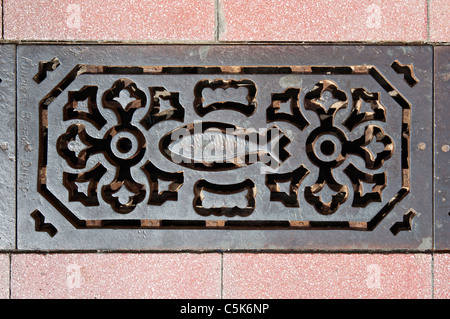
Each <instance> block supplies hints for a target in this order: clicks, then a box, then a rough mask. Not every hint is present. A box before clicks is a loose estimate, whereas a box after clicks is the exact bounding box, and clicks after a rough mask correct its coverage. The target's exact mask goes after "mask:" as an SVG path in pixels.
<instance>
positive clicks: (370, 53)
mask: <svg viewBox="0 0 450 319" xmlns="http://www.w3.org/2000/svg"><path fill="white" fill-rule="evenodd" d="M206 49H207V52H208V54H206V55H205V54H201V55H200V54H199V52H200V51H202V52H203V53H204V52H205V48H203V47H199V46H39V45H20V46H18V65H19V68H20V69H21V70H22V71H21V72H20V74H19V78H18V83H19V86H20V87H21V88H22V90H19V91H18V102H19V103H18V112H19V114H20V113H21V112H28V113H29V114H30V116H29V118H27V119H26V120H24V121H21V122H19V123H18V124H19V130H18V136H17V137H18V140H23V139H22V137H23V131H24V130H25V129H27V130H29V131H31V132H33V134H32V135H31V136H28V137H27V140H26V142H27V143H28V145H31V151H27V150H26V148H25V144H24V142H22V144H21V145H19V146H18V156H19V157H20V158H21V160H22V162H23V163H27V165H26V166H25V167H22V166H23V165H19V166H18V169H19V174H21V175H22V176H25V177H26V178H24V181H22V183H27V184H28V185H30V190H29V191H28V192H19V201H18V248H20V249H149V250H153V249H163V250H166V249H167V250H186V249H194V250H198V249H231V250H233V249H238V250H248V249H250V250H254V249H256V250H260V249H262V250H264V249H292V250H300V251H301V250H311V249H314V250H329V249H331V250H373V249H376V250H391V249H402V250H407V249H413V250H426V249H431V248H432V226H433V225H432V147H431V145H432V131H431V123H432V85H431V84H432V72H431V71H432V70H431V67H432V63H431V57H432V48H431V47H428V46H417V47H395V46H385V47H383V46H211V47H208V48H206ZM54 57H57V59H58V61H59V63H60V64H59V66H58V68H57V69H54V70H53V71H52V72H50V73H45V74H46V77H45V78H43V79H42V81H40V82H39V83H38V82H34V81H33V82H32V81H30V79H33V76H34V75H35V74H36V73H37V72H38V71H39V70H40V69H42V63H41V61H51V59H52V58H54ZM300 57H301V58H300ZM399 61H401V63H400V62H399ZM80 63H82V64H80ZM403 63H404V64H403ZM28 113H27V114H28ZM20 184H21V182H20V181H19V186H20ZM411 211H414V212H416V213H414V216H412V214H409V212H411ZM405 216H406V217H405ZM412 217H414V218H412Z"/></svg>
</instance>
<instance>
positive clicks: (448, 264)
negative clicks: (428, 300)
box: [434, 254, 450, 299]
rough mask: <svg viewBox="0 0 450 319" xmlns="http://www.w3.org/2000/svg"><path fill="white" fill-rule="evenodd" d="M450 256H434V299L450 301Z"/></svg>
mask: <svg viewBox="0 0 450 319" xmlns="http://www.w3.org/2000/svg"><path fill="white" fill-rule="evenodd" d="M449 283H450V254H434V298H436V299H450V285H449Z"/></svg>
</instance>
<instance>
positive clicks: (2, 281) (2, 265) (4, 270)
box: [0, 254, 10, 299]
mask: <svg viewBox="0 0 450 319" xmlns="http://www.w3.org/2000/svg"><path fill="white" fill-rule="evenodd" d="M9 275H10V273H9V255H8V254H0V299H8V298H9Z"/></svg>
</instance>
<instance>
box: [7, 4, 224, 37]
mask: <svg viewBox="0 0 450 319" xmlns="http://www.w3.org/2000/svg"><path fill="white" fill-rule="evenodd" d="M3 6H4V37H5V39H24V40H26V39H32V40H137V41H141V40H189V41H191V40H192V41H203V40H214V26H215V10H214V8H215V5H214V1H203V0H180V1H158V0H139V1H138V0H126V1H122V0H121V1H119V0H108V1H103V0H90V1H85V0H60V1H52V0H3Z"/></svg>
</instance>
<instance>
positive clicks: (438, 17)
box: [428, 0, 450, 42]
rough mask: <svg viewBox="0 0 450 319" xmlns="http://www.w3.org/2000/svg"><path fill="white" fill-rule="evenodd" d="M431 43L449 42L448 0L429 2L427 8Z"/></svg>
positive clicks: (449, 4)
mask: <svg viewBox="0 0 450 319" xmlns="http://www.w3.org/2000/svg"><path fill="white" fill-rule="evenodd" d="M429 17H430V21H429V22H428V23H429V28H430V38H429V40H430V41H432V42H450V24H449V20H450V0H431V1H430V8H429Z"/></svg>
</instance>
